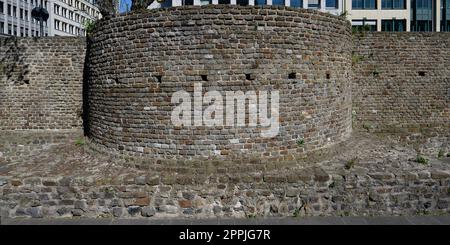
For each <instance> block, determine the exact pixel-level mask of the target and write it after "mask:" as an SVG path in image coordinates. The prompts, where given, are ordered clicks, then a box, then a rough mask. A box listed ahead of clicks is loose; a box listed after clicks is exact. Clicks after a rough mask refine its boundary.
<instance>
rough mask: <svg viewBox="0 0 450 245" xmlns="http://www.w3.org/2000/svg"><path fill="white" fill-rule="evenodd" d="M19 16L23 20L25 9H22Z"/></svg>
mask: <svg viewBox="0 0 450 245" xmlns="http://www.w3.org/2000/svg"><path fill="white" fill-rule="evenodd" d="M19 14H20V19H21V20H23V9H20V11H19Z"/></svg>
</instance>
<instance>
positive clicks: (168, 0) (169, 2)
mask: <svg viewBox="0 0 450 245" xmlns="http://www.w3.org/2000/svg"><path fill="white" fill-rule="evenodd" d="M83 6H84V5H83ZM169 7H172V0H165V1H164V2H162V3H161V8H169Z"/></svg>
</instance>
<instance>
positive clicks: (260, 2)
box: [255, 0, 267, 5]
mask: <svg viewBox="0 0 450 245" xmlns="http://www.w3.org/2000/svg"><path fill="white" fill-rule="evenodd" d="M255 5H267V3H266V0H255Z"/></svg>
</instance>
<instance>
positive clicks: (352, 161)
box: [344, 157, 357, 170]
mask: <svg viewBox="0 0 450 245" xmlns="http://www.w3.org/2000/svg"><path fill="white" fill-rule="evenodd" d="M356 160H357V159H356V157H354V158H352V159H350V160H348V161H347V162H346V163H345V166H344V168H345V169H347V170H349V169H351V168H353V167H354V166H355V164H356Z"/></svg>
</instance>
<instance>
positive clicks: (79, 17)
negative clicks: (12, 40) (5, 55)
mask: <svg viewBox="0 0 450 245" xmlns="http://www.w3.org/2000/svg"><path fill="white" fill-rule="evenodd" d="M40 5H42V6H43V7H44V8H46V9H47V11H48V12H49V18H48V20H47V21H46V22H44V36H84V35H85V34H86V33H85V30H84V23H85V22H86V21H92V20H95V19H98V18H100V12H99V10H98V8H97V6H96V5H95V1H94V0H0V35H6V36H19V37H34V36H40V35H41V34H40V27H39V23H38V21H36V20H35V19H33V18H32V17H31V11H32V10H33V8H35V7H38V6H40Z"/></svg>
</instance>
